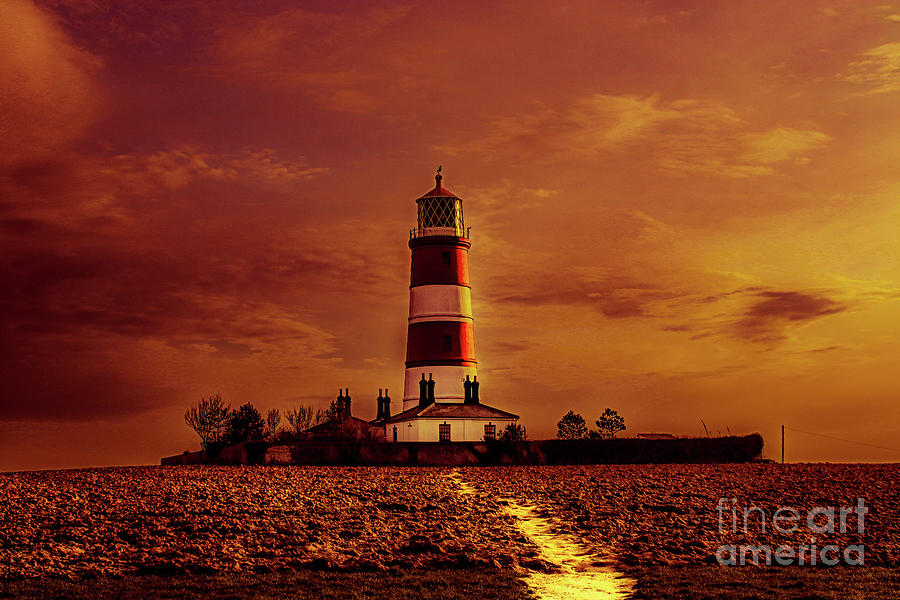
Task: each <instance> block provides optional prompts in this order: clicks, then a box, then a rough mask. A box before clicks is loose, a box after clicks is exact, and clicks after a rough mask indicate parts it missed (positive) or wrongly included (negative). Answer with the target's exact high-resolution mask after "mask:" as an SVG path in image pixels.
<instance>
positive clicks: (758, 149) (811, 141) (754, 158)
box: [740, 127, 831, 164]
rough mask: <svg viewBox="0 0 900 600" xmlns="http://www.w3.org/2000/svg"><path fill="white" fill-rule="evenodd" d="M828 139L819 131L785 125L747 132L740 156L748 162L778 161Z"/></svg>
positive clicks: (805, 150)
mask: <svg viewBox="0 0 900 600" xmlns="http://www.w3.org/2000/svg"><path fill="white" fill-rule="evenodd" d="M830 139H831V138H830V137H829V136H827V135H825V134H824V133H822V132H821V131H814V130H801V129H791V128H786V127H779V128H777V129H772V130H770V131H764V132H759V133H747V134H745V135H744V136H743V138H742V141H743V144H744V152H743V153H742V154H741V155H740V157H741V159H742V160H744V161H746V162H748V163H760V164H771V163H778V162H783V161H786V160H790V159H791V158H793V157H795V156H797V155H802V154H804V153H806V152H809V151H811V150H816V149H818V148H821V147H822V146H824V145H825V144H827V143H828V141H829V140H830Z"/></svg>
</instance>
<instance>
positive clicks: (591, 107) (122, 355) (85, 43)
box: [0, 0, 900, 470]
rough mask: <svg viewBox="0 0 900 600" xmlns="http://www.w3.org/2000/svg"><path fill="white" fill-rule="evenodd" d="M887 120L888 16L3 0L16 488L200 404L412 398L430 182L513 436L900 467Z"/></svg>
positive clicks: (773, 8)
mask: <svg viewBox="0 0 900 600" xmlns="http://www.w3.org/2000/svg"><path fill="white" fill-rule="evenodd" d="M898 106H900V5H892V4H880V3H875V2H872V3H869V2H860V1H853V2H838V1H833V2H790V3H785V2H780V1H768V2H752V3H750V2H747V3H736V2H729V3H723V2H632V1H627V2H626V1H622V2H615V1H610V2H603V3H598V2H592V1H585V2H566V1H561V2H554V3H546V2H527V1H517V2H491V1H483V0H482V1H479V2H456V3H450V2H446V3H438V2H433V3H419V4H415V3H386V2H375V3H369V4H366V3H364V2H340V1H338V2H335V1H329V2H324V1H322V2H316V1H310V2H305V3H297V2H288V1H279V0H276V1H268V2H257V1H255V0H232V1H216V2H212V1H203V2H200V1H196V0H185V1H182V2H177V3H172V2H164V1H162V0H148V1H146V2H141V3H133V2H124V1H112V0H91V1H89V2H86V1H84V0H40V1H38V2H34V3H32V2H31V1H29V0H4V1H3V2H2V3H0V264H2V270H0V275H2V280H3V285H2V286H0V290H2V291H0V382H2V385H0V470H19V469H45V468H65V467H80V466H89V465H122V464H124V465H127V464H153V463H158V460H159V458H160V457H162V456H167V455H170V454H177V453H180V452H182V451H183V450H186V449H195V448H197V447H198V439H197V438H196V436H195V434H194V433H193V432H192V431H191V430H190V429H188V428H187V426H186V425H185V424H184V419H183V414H184V411H185V409H186V408H187V407H188V406H189V405H190V404H192V403H194V402H196V401H198V400H199V399H200V398H202V397H205V396H209V395H213V394H221V396H222V397H223V399H224V400H225V401H226V402H228V403H230V404H231V405H232V406H233V407H236V406H238V405H240V404H243V403H245V402H252V403H253V404H254V405H255V406H257V407H258V408H260V409H262V410H264V411H265V410H268V409H270V408H278V409H280V410H281V412H282V413H284V412H285V411H286V410H287V409H289V408H291V407H294V406H297V405H298V404H312V405H314V406H318V407H323V408H324V407H325V406H327V404H328V403H329V402H330V400H331V399H332V398H333V397H334V396H336V395H337V391H338V388H345V387H349V388H350V391H351V395H352V397H353V407H354V414H356V415H357V416H360V417H363V418H374V415H375V408H376V404H375V398H376V397H377V392H378V389H379V388H389V389H390V390H392V392H391V395H392V397H393V398H395V399H397V400H398V402H396V404H399V398H400V396H401V395H402V392H401V385H402V377H403V368H404V367H403V360H404V354H405V337H406V318H407V311H408V277H409V249H408V247H407V241H408V236H409V233H408V231H409V229H410V228H411V227H413V226H414V225H415V214H416V211H415V208H416V207H415V199H416V198H417V197H419V196H420V195H422V194H423V193H425V192H427V191H428V190H429V189H431V188H432V187H433V185H434V179H433V174H434V171H435V169H436V167H437V166H438V165H443V174H444V180H443V184H444V186H445V187H447V188H448V189H450V190H452V191H453V192H454V193H456V194H457V195H459V196H460V197H462V198H463V203H464V207H465V214H466V221H467V223H466V224H467V225H468V226H471V240H472V248H471V252H470V269H471V281H472V295H473V309H474V313H475V337H476V351H477V355H478V360H479V364H478V368H479V381H481V382H482V383H483V385H482V386H481V396H482V400H483V401H484V402H486V403H488V404H491V405H493V406H496V407H498V408H502V409H504V410H509V411H511V412H515V413H517V414H519V415H520V416H521V420H522V423H523V424H524V425H525V426H526V428H527V431H528V435H529V437H530V438H535V439H539V438H547V437H553V435H554V434H555V431H556V422H557V421H558V420H559V418H560V417H561V416H562V415H563V414H564V413H565V412H567V411H568V410H575V411H576V412H579V413H581V414H583V415H584V416H585V418H586V419H587V420H588V423H590V424H592V423H593V421H594V420H595V419H596V418H598V417H599V415H600V413H601V412H602V411H603V409H604V408H606V407H611V408H614V409H615V410H617V411H618V412H619V413H620V414H622V415H623V416H624V417H625V421H626V426H627V428H628V429H627V431H626V432H625V434H626V435H627V434H636V433H642V432H670V433H674V434H679V435H704V434H705V432H704V429H703V425H704V424H705V425H706V427H707V428H708V429H709V431H710V432H711V433H712V434H718V433H721V434H727V433H735V434H743V433H750V432H760V433H762V434H763V436H764V438H765V442H766V448H765V450H764V453H765V455H766V456H768V457H772V458H776V457H780V427H781V425H786V426H787V427H788V431H787V450H786V454H787V459H788V460H795V461H891V462H896V461H900V442H897V437H898V436H897V429H898V427H900V402H898V399H900V398H898V397H900V369H898V368H897V365H898V364H900V346H898V340H900V262H898V250H900V202H898V201H900V161H898V160H897V157H898V154H900V109H898ZM701 420H702V422H701ZM801 432H812V433H816V434H821V435H828V436H833V437H838V438H842V439H847V440H852V441H854V442H863V443H866V444H870V445H869V446H864V445H862V444H860V443H851V442H845V441H840V440H834V439H830V438H824V437H820V436H814V435H810V434H809V433H801ZM876 446H883V448H879V447H876ZM892 448H893V449H892Z"/></svg>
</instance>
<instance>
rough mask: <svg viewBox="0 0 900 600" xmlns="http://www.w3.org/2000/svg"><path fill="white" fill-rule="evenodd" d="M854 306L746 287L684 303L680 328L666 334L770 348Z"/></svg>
mask: <svg viewBox="0 0 900 600" xmlns="http://www.w3.org/2000/svg"><path fill="white" fill-rule="evenodd" d="M848 308H849V305H848V304H847V303H845V302H843V301H839V300H836V299H834V298H832V297H830V296H829V295H828V293H827V292H823V291H818V290H788V291H784V290H771V289H765V288H760V287H758V286H750V287H744V288H741V289H737V290H732V291H728V292H721V293H717V294H712V295H708V296H702V297H692V296H689V297H684V298H682V299H681V300H680V306H679V310H678V311H676V312H675V313H674V314H672V315H669V316H680V317H681V318H682V319H684V320H683V321H682V322H680V323H671V322H670V323H667V324H665V325H663V326H662V330H663V331H669V332H676V333H688V334H690V339H692V340H697V339H703V338H707V337H710V336H716V337H726V338H735V339H739V340H744V341H748V342H753V343H757V344H762V345H764V346H767V347H774V346H777V345H778V344H780V343H782V342H784V341H786V340H787V339H788V334H789V333H790V332H791V330H793V329H796V328H797V327H799V326H801V325H804V324H807V323H810V322H812V321H815V320H818V319H821V318H823V317H826V316H829V315H834V314H838V313H841V312H844V311H846V310H848Z"/></svg>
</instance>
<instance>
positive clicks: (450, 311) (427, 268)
mask: <svg viewBox="0 0 900 600" xmlns="http://www.w3.org/2000/svg"><path fill="white" fill-rule="evenodd" d="M434 179H435V186H434V189H433V190H431V191H430V192H428V193H427V194H425V195H424V196H422V197H420V198H419V199H418V200H416V204H417V212H418V218H417V222H416V228H415V229H412V230H410V232H409V249H410V251H411V254H412V257H411V263H412V264H411V269H410V281H409V325H408V330H407V336H406V372H405V376H404V385H403V409H404V410H406V409H408V408H412V407H413V406H415V405H416V404H418V402H419V399H420V395H421V394H420V388H421V386H420V383H421V381H422V375H423V374H425V375H426V376H427V378H428V379H427V380H426V385H431V386H433V387H434V394H433V396H434V400H436V401H442V402H463V400H464V398H463V387H462V385H461V382H462V381H464V380H465V379H466V376H469V377H470V378H471V379H472V380H474V379H475V377H476V376H477V374H476V370H475V365H476V363H477V361H476V360H475V334H474V319H473V317H472V291H471V288H470V287H469V247H470V246H471V243H470V242H469V231H468V229H466V224H465V219H464V218H463V205H462V200H461V199H460V198H459V197H457V196H456V195H454V194H453V193H452V192H450V191H449V190H447V189H445V188H444V187H443V186H442V185H441V179H442V176H441V172H440V167H438V172H437V174H436V175H435V177H434ZM428 380H430V381H431V382H433V383H430V384H429V383H427V381H428Z"/></svg>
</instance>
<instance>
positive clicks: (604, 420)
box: [591, 408, 625, 440]
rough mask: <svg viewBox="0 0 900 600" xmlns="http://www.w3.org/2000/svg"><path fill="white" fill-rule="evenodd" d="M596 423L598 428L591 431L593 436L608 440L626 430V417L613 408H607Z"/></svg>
mask: <svg viewBox="0 0 900 600" xmlns="http://www.w3.org/2000/svg"><path fill="white" fill-rule="evenodd" d="M596 423H597V430H596V431H592V432H591V437H592V438H599V439H602V440H608V439H611V438H614V437H616V434H617V433H619V432H620V431H625V418H624V417H622V416H621V415H619V413H617V412H616V411H614V410H613V409H611V408H607V409H605V410H604V411H603V414H602V415H600V418H599V419H598V420H597V421H596Z"/></svg>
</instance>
